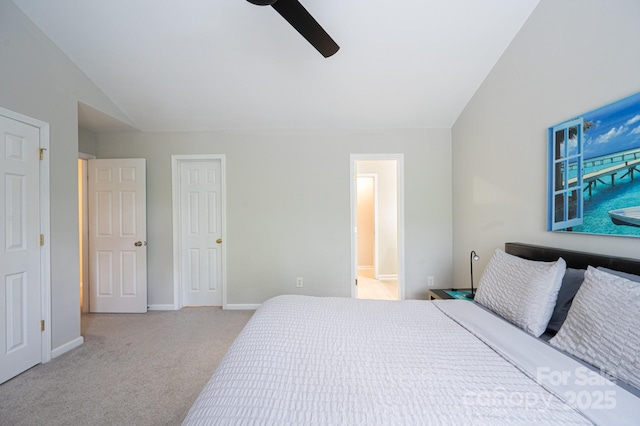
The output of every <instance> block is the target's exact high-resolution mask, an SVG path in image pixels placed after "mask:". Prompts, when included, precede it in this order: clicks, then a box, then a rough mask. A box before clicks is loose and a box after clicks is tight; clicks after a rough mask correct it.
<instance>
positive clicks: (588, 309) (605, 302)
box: [549, 266, 640, 389]
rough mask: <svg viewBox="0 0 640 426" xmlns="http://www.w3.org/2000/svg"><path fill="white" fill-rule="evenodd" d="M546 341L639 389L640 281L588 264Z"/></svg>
mask: <svg viewBox="0 0 640 426" xmlns="http://www.w3.org/2000/svg"><path fill="white" fill-rule="evenodd" d="M549 343H551V344H552V345H553V346H555V347H557V348H558V349H562V350H563V351H565V352H568V353H570V354H572V355H575V356H576V357H578V358H580V359H582V360H584V361H586V362H588V363H589V364H592V365H594V366H596V367H598V368H600V369H601V370H604V372H606V373H607V374H610V375H612V376H614V377H617V378H619V379H622V380H624V381H625V382H627V383H630V384H631V385H633V386H635V387H636V388H639V389H640V284H638V283H636V282H633V281H630V280H627V279H625V278H622V277H618V276H615V275H611V274H608V273H606V272H602V271H601V270H598V269H596V268H592V267H591V266H589V268H588V269H587V272H585V274H584V283H583V284H582V286H580V290H578V293H577V294H576V297H575V299H573V303H572V304H571V309H569V313H568V314H567V319H566V320H565V322H564V324H562V327H561V328H560V331H558V334H556V336H555V337H554V338H553V339H551V340H550V341H549Z"/></svg>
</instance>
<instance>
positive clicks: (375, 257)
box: [356, 173, 379, 279]
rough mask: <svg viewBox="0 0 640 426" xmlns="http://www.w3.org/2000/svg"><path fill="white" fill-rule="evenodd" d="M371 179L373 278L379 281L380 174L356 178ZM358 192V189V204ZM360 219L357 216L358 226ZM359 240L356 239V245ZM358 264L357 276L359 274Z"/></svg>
mask: <svg viewBox="0 0 640 426" xmlns="http://www.w3.org/2000/svg"><path fill="white" fill-rule="evenodd" d="M360 177H362V178H371V179H372V180H373V277H374V278H375V279H378V234H379V232H378V174H377V173H356V178H360ZM357 196H358V191H357V187H356V203H357V202H358V199H357ZM357 224H358V218H357V216H356V226H357ZM357 242H358V240H357V239H356V243H357ZM357 266H358V265H357V264H356V275H357V274H358V271H357Z"/></svg>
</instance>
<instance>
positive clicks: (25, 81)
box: [0, 0, 130, 349]
mask: <svg viewBox="0 0 640 426" xmlns="http://www.w3.org/2000/svg"><path fill="white" fill-rule="evenodd" d="M78 100H82V101H83V102H84V103H86V104H89V105H92V106H93V107H94V108H96V109H99V110H101V111H104V112H106V113H108V114H110V115H111V116H113V117H116V118H118V119H120V120H122V121H124V122H127V123H128V124H130V122H129V120H128V119H127V118H126V117H125V116H124V114H122V112H120V111H119V110H118V108H117V107H116V106H115V105H114V104H113V103H112V102H111V101H110V100H109V99H108V98H107V97H106V96H105V95H104V94H103V93H102V92H101V91H100V90H99V89H98V88H97V87H96V86H95V85H94V84H93V83H92V82H91V81H90V80H89V79H88V78H87V77H86V76H85V75H84V74H83V73H82V71H80V70H79V69H78V68H77V67H76V66H75V65H74V64H73V63H72V62H71V61H70V60H69V59H68V58H67V57H66V56H65V55H64V54H63V53H62V52H61V51H60V50H59V49H58V48H57V47H56V46H55V45H54V44H53V43H52V42H51V41H50V40H49V39H48V38H46V37H45V36H44V35H43V34H42V32H41V31H40V30H39V29H38V28H37V27H36V26H35V25H33V23H32V22H31V21H29V20H28V19H27V18H26V16H25V15H24V14H23V13H22V12H21V11H20V10H19V9H18V8H17V7H16V6H15V4H14V3H13V2H11V1H9V0H0V106H1V107H3V108H6V109H9V110H12V111H15V112H18V113H21V114H24V115H27V116H29V117H33V118H36V119H38V120H41V121H44V122H47V123H49V124H50V151H49V152H48V155H49V156H50V157H49V158H50V169H51V174H50V191H51V297H52V300H51V302H52V303H51V313H52V323H51V327H52V347H53V349H56V348H57V347H60V346H62V345H64V344H66V343H69V342H71V341H73V340H75V339H77V338H78V337H80V308H79V307H80V296H79V271H78V270H79V268H78V219H77V217H78V215H77V213H76V212H77V209H78V208H77V205H78V193H77V188H78V183H77V182H78V176H77V158H78V113H77V103H78Z"/></svg>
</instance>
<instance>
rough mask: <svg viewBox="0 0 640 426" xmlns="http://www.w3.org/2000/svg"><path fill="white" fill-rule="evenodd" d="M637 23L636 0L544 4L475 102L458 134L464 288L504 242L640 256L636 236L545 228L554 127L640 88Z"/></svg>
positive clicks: (458, 259)
mask: <svg viewBox="0 0 640 426" xmlns="http://www.w3.org/2000/svg"><path fill="white" fill-rule="evenodd" d="M638 22H640V2H638V1H637V0H613V1H605V0H561V1H558V0H542V1H541V2H540V4H539V5H538V7H537V8H536V10H535V11H534V12H533V14H532V16H531V17H530V18H529V20H528V21H527V23H526V24H525V25H524V26H523V28H522V30H521V31H520V33H519V34H518V35H517V36H516V38H515V39H514V41H513V42H512V43H511V45H510V46H509V48H508V49H507V50H506V51H505V53H504V55H503V56H502V58H501V59H500V60H499V61H498V63H497V64H496V66H495V67H494V69H493V70H492V71H491V73H490V74H489V76H488V77H487V78H486V80H485V81H484V83H483V84H482V85H481V87H480V88H479V90H478V91H477V92H476V94H475V95H474V96H473V98H472V99H471V101H470V102H469V104H468V105H467V107H466V108H465V110H464V112H463V113H462V114H461V116H460V117H459V118H458V120H457V122H456V123H455V125H454V127H453V129H452V146H453V159H454V160H453V229H454V242H453V245H454V279H455V281H456V283H458V284H460V285H466V284H468V282H469V260H468V259H469V252H470V251H471V250H476V251H477V252H478V253H479V254H480V256H481V258H482V259H481V261H480V262H479V265H478V266H479V268H478V269H477V270H476V271H474V275H475V276H476V277H479V276H480V274H479V272H480V271H481V270H482V269H483V267H484V266H485V265H486V263H487V261H488V260H489V258H490V257H491V255H492V254H493V251H494V250H495V248H497V247H503V245H504V242H506V241H521V242H529V243H536V244H546V245H553V246H558V247H565V248H570V249H579V250H584V251H594V252H600V253H610V254H615V255H622V256H629V257H638V253H639V247H640V240H638V239H633V238H624V237H605V236H588V235H566V234H557V233H550V232H546V231H545V230H546V211H547V203H546V194H547V193H546V188H547V186H546V185H547V184H546V173H547V166H546V154H547V149H546V144H547V139H546V130H547V128H548V127H549V126H551V125H554V124H556V123H558V122H561V121H563V120H565V119H569V118H571V117H574V116H577V115H579V114H581V113H584V112H587V111H590V110H593V109H595V108H597V107H599V106H602V105H605V104H608V103H610V102H613V101H615V100H618V99H620V98H622V97H626V96H628V95H631V94H633V93H636V92H638V91H640V79H638V75H639V74H638V70H639V69H640V55H639V54H638V40H640V25H638ZM475 272H477V274H476V273H475ZM476 284H477V282H476Z"/></svg>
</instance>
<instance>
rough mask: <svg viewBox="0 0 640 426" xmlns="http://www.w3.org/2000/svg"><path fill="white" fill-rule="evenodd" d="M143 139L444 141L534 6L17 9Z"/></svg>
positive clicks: (29, 4) (222, 1) (154, 3)
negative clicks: (224, 136)
mask: <svg viewBox="0 0 640 426" xmlns="http://www.w3.org/2000/svg"><path fill="white" fill-rule="evenodd" d="M13 1H14V2H15V3H16V4H17V5H18V6H19V7H20V8H21V9H22V10H23V11H24V13H25V14H26V15H27V16H29V18H30V19H31V20H32V21H33V22H34V23H35V24H36V25H37V26H38V27H39V28H40V29H41V30H42V31H43V32H44V33H45V34H47V35H48V36H49V37H50V38H51V39H52V40H53V41H54V43H56V44H57V45H58V46H59V47H60V49H62V50H63V51H64V52H65V53H66V54H67V55H68V56H69V57H70V58H71V60H72V61H73V62H75V63H76V64H77V65H78V66H79V67H80V68H81V69H82V70H83V71H84V72H85V73H86V74H87V75H88V76H89V78H91V79H92V80H93V81H94V82H95V83H96V85H97V86H98V87H100V89H102V91H104V93H106V94H107V95H108V96H109V97H110V98H111V99H112V100H113V101H114V102H115V104H116V105H118V106H119V107H120V109H121V110H122V111H123V112H124V113H125V114H126V115H127V116H128V117H129V118H130V119H131V121H132V123H134V124H135V125H136V126H137V127H138V128H139V129H141V130H159V131H174V130H216V129H266V128H270V129H288V128H299V129H300V128H303V129H309V128H311V129H313V128H337V129H345V128H358V129H381V128H432V127H439V128H449V127H451V126H452V125H453V123H454V122H455V120H456V118H457V117H458V115H459V114H460V113H461V112H462V110H463V108H464V107H465V105H466V104H467V102H468V101H469V99H470V98H471V96H472V95H473V93H474V92H475V91H476V90H477V88H478V86H479V85H480V83H481V82H482V81H483V79H484V78H485V77H486V76H487V74H488V73H489V71H490V70H491V68H492V67H493V66H494V65H495V63H496V61H497V60H498V59H499V57H500V55H501V54H502V53H503V52H504V50H505V49H506V47H507V46H508V45H509V43H510V42H511V40H512V39H513V37H514V36H515V35H516V33H517V32H518V31H519V30H520V28H521V27H522V25H523V24H524V22H525V21H526V19H527V18H528V17H529V15H530V14H531V13H532V11H533V9H534V8H535V6H536V5H537V4H538V2H539V0H397V1H389V0H386V1H382V0H366V1H365V0H301V3H302V4H303V5H304V6H305V7H306V8H307V10H309V12H310V13H311V14H312V15H313V16H314V17H315V18H316V19H317V20H318V22H319V23H320V24H321V25H322V26H323V27H324V28H325V30H326V31H327V32H328V33H329V34H330V35H331V36H332V37H333V39H334V40H335V41H336V42H337V43H338V44H339V45H340V50H339V51H338V53H336V54H335V55H334V56H332V57H330V58H326V59H325V58H324V57H322V55H320V54H319V53H318V52H317V51H316V50H315V49H314V48H313V47H312V46H311V45H310V44H309V43H307V41H306V40H304V39H303V38H302V37H301V36H300V35H299V34H298V33H297V32H296V31H295V30H294V29H293V28H292V27H291V26H290V25H289V24H288V23H287V22H286V21H285V20H284V19H282V18H281V17H280V16H279V15H278V14H277V13H276V12H275V10H273V9H272V8H271V7H268V6H267V7H263V6H255V5H253V4H251V3H249V2H247V1H246V0H182V1H175V0H173V1H168V0H90V1H87V0H55V1H42V0H13Z"/></svg>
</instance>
